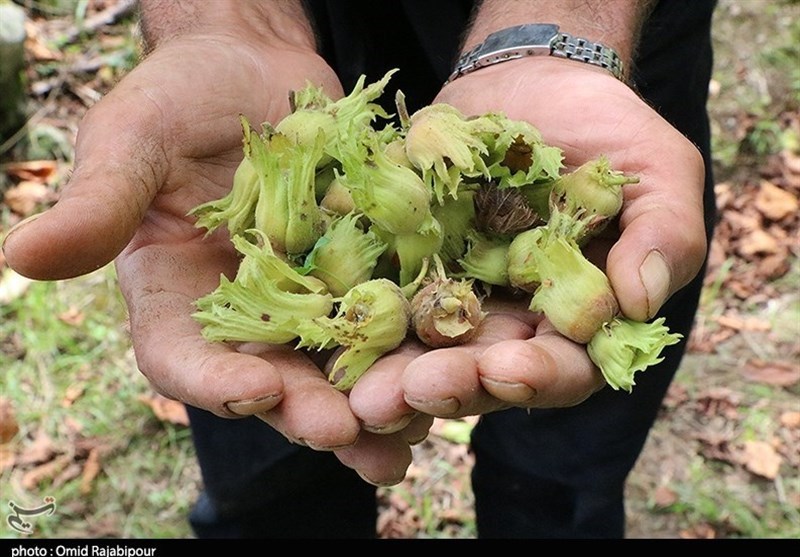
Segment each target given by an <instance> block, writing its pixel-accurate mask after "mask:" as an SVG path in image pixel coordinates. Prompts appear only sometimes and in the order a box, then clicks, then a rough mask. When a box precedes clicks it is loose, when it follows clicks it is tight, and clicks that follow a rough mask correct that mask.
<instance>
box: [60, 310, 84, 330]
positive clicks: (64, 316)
mask: <svg viewBox="0 0 800 557" xmlns="http://www.w3.org/2000/svg"><path fill="white" fill-rule="evenodd" d="M58 319H59V320H60V321H61V322H63V323H66V324H67V325H72V326H73V327H79V326H80V325H81V324H82V323H83V321H84V319H86V314H85V313H83V312H82V311H81V310H79V309H78V308H76V307H71V308H69V309H68V310H67V311H64V312H61V313H60V314H59V315H58Z"/></svg>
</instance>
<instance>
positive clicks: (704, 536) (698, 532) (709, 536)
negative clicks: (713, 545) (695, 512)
mask: <svg viewBox="0 0 800 557" xmlns="http://www.w3.org/2000/svg"><path fill="white" fill-rule="evenodd" d="M678 535H679V536H680V537H681V538H683V539H686V540H713V539H716V537H717V531H716V530H714V527H713V526H711V525H710V524H705V523H703V524H697V525H695V526H692V527H691V528H687V529H686V530H681V531H680V533H679V534H678Z"/></svg>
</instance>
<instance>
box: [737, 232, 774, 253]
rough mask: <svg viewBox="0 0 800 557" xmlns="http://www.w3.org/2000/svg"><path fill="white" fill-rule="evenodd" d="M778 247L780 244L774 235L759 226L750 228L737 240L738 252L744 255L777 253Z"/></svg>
mask: <svg viewBox="0 0 800 557" xmlns="http://www.w3.org/2000/svg"><path fill="white" fill-rule="evenodd" d="M779 249H780V246H779V245H778V241H777V240H776V239H775V237H774V236H772V235H771V234H769V233H768V232H766V231H765V230H763V229H761V228H757V229H755V230H751V231H750V232H749V233H747V234H746V235H745V236H743V237H742V239H741V240H740V241H739V253H741V254H742V255H743V256H745V257H749V256H753V255H758V254H765V253H777V252H778V250H779Z"/></svg>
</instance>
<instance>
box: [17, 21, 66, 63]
mask: <svg viewBox="0 0 800 557" xmlns="http://www.w3.org/2000/svg"><path fill="white" fill-rule="evenodd" d="M25 34H26V39H25V50H26V51H27V52H28V53H30V55H31V56H33V58H34V59H35V60H37V61H39V62H53V61H58V60H61V59H62V58H63V55H62V53H61V51H60V50H53V49H51V48H50V47H48V46H47V43H46V42H45V40H44V39H42V38H41V36H40V33H39V28H38V27H37V26H36V25H35V24H34V23H33V22H32V21H26V22H25Z"/></svg>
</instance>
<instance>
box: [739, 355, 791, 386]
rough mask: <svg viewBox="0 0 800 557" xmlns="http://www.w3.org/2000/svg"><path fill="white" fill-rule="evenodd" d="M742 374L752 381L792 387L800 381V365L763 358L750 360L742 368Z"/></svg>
mask: <svg viewBox="0 0 800 557" xmlns="http://www.w3.org/2000/svg"><path fill="white" fill-rule="evenodd" d="M742 375H743V376H744V377H745V378H746V379H749V380H750V381H755V382H757V383H765V384H767V385H775V386H778V387H790V386H792V385H794V384H796V383H798V382H800V365H798V364H791V363H789V362H765V361H763V360H755V359H753V360H748V361H747V363H746V364H745V366H744V369H743V370H742Z"/></svg>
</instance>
